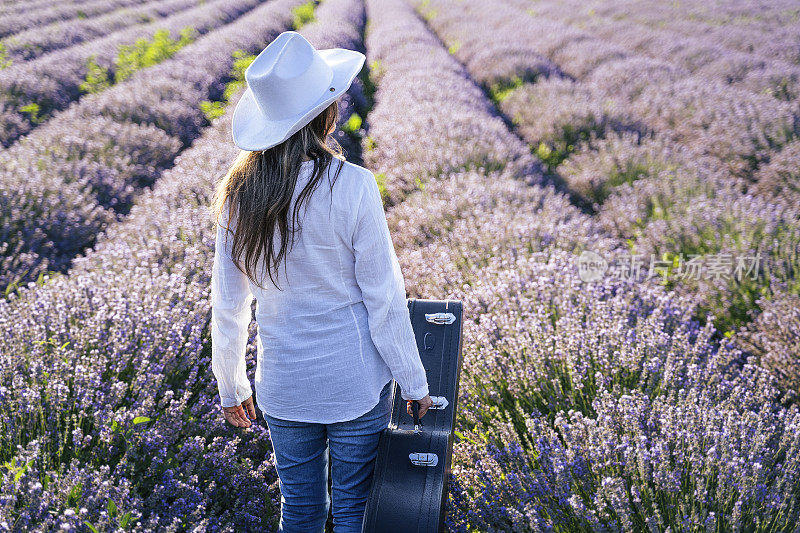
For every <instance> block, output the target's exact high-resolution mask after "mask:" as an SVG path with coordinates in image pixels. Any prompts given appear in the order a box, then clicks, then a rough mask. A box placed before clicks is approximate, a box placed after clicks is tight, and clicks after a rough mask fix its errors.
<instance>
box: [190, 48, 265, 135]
mask: <svg viewBox="0 0 800 533" xmlns="http://www.w3.org/2000/svg"><path fill="white" fill-rule="evenodd" d="M231 55H232V57H233V67H232V68H231V74H230V77H231V81H229V82H228V83H227V84H225V89H224V90H223V91H222V100H216V101H210V100H204V101H202V102H200V110H201V111H203V114H204V115H205V116H206V119H208V121H209V122H211V121H212V120H214V119H215V118H218V117H221V116H222V115H224V114H225V108H226V107H227V106H228V104H229V103H230V101H231V98H233V96H234V95H235V94H236V93H237V92H239V90H241V89H243V88H244V87H245V85H246V82H245V79H244V71H245V70H247V67H249V66H250V63H252V62H253V60H254V59H255V58H256V56H254V55H251V54H248V53H247V52H245V51H244V50H234V51H233V54H231Z"/></svg>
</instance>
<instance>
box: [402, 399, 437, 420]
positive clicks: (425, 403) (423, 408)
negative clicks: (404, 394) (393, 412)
mask: <svg viewBox="0 0 800 533" xmlns="http://www.w3.org/2000/svg"><path fill="white" fill-rule="evenodd" d="M415 401H416V402H419V417H420V418H422V417H423V416H425V413H427V412H428V408H429V407H430V406H431V405H433V400H431V396H430V394H429V395H427V396H425V397H424V398H423V399H421V400H406V412H408V414H409V415H411V416H414V412H413V411H412V410H411V404H412V402H415Z"/></svg>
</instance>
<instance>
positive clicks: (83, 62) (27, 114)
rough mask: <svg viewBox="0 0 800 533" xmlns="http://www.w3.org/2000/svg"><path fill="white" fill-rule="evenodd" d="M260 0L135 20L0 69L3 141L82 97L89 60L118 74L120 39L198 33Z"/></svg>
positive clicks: (221, 1) (218, 2)
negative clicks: (142, 22)
mask: <svg viewBox="0 0 800 533" xmlns="http://www.w3.org/2000/svg"><path fill="white" fill-rule="evenodd" d="M259 3H260V0H233V1H230V0H228V1H225V0H212V1H211V2H208V3H205V4H203V5H200V6H198V7H195V8H193V9H188V10H186V11H182V12H179V13H176V14H174V15H172V16H169V17H167V18H165V19H163V20H159V21H156V22H153V23H151V24H145V25H136V26H133V27H131V28H127V29H124V30H121V31H118V32H114V33H112V34H110V35H108V36H106V37H103V38H101V39H97V40H93V41H90V42H86V43H83V44H80V45H77V46H72V47H70V48H65V49H62V50H58V51H56V52H53V53H51V54H47V55H45V56H42V57H40V58H38V59H35V60H33V61H30V62H26V63H22V64H17V65H12V66H11V67H10V68H8V69H6V70H2V71H0V107H1V108H2V112H1V113H0V124H1V125H2V126H3V127H2V130H1V131H2V133H0V135H2V137H0V143H1V144H3V146H9V145H10V144H11V143H12V142H13V141H15V140H16V139H18V138H19V137H21V136H22V135H24V134H26V133H28V132H29V131H31V130H32V129H34V128H35V127H36V126H37V124H39V123H42V122H43V121H45V120H46V119H47V118H48V117H49V116H50V115H51V114H52V113H54V112H55V111H58V110H61V109H64V108H66V107H67V106H69V105H70V104H71V103H72V102H74V101H75V100H77V99H79V98H81V96H83V94H84V90H83V89H81V84H82V83H83V82H84V81H85V80H86V79H87V75H88V73H89V69H90V63H91V64H93V65H95V68H96V69H103V70H105V71H106V73H107V75H108V76H109V77H110V79H113V76H114V75H115V73H116V69H117V65H116V63H115V59H116V58H117V56H118V55H119V47H120V46H121V45H132V44H133V43H134V42H135V41H136V40H137V39H140V38H148V39H149V38H152V36H153V34H154V33H155V32H156V31H158V30H162V29H166V30H169V32H170V36H171V37H173V38H177V37H178V35H179V34H180V32H181V30H182V29H183V28H186V27H191V28H192V32H193V33H195V35H203V34H206V33H208V32H210V31H212V30H214V29H215V28H218V27H220V26H222V25H224V24H227V23H230V22H231V21H233V20H235V19H236V18H237V17H240V16H241V15H243V14H244V13H246V12H247V11H249V10H251V9H253V8H254V7H256V6H257V5H258V4H259Z"/></svg>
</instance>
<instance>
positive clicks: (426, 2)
mask: <svg viewBox="0 0 800 533" xmlns="http://www.w3.org/2000/svg"><path fill="white" fill-rule="evenodd" d="M417 11H419V13H420V14H421V15H422V18H424V19H425V20H427V21H428V22H430V21H432V20H433V19H434V18H435V17H436V15H437V14H438V13H439V12H438V11H437V10H436V9H434V8H432V7H430V0H423V2H422V3H420V5H419V7H417Z"/></svg>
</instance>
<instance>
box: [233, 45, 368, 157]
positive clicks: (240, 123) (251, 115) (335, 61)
mask: <svg viewBox="0 0 800 533" xmlns="http://www.w3.org/2000/svg"><path fill="white" fill-rule="evenodd" d="M318 53H319V55H320V56H321V57H322V59H323V60H324V61H325V62H326V63H328V65H330V67H331V69H332V70H333V80H332V81H331V87H333V88H334V89H335V90H334V91H328V92H327V93H325V94H324V95H323V96H322V97H320V99H319V100H317V102H316V103H314V104H313V105H311V106H310V107H309V109H308V110H307V111H305V112H303V113H300V114H298V115H295V116H293V117H288V118H285V119H283V120H269V119H268V118H267V117H265V116H264V115H263V114H262V113H261V110H260V109H259V108H258V105H257V104H256V102H255V99H254V98H253V92H252V91H251V90H250V88H249V87H248V88H247V89H246V90H245V92H244V94H242V97H241V98H240V99H239V102H238V103H237V104H236V108H235V109H234V110H233V117H232V119H231V133H232V135H233V142H234V144H235V145H236V146H238V147H239V148H241V149H242V150H249V151H257V150H266V149H267V148H271V147H273V146H275V145H278V144H280V143H282V142H283V141H285V140H286V139H288V138H289V137H291V136H292V135H294V134H295V133H296V132H297V131H299V130H300V128H302V127H303V126H305V125H306V124H308V123H309V122H311V120H312V119H313V118H314V117H316V116H317V115H319V114H320V113H321V112H322V111H323V110H324V109H325V108H326V107H328V105H330V104H331V102H333V101H334V100H336V99H337V98H339V97H340V96H342V95H343V94H344V93H345V92H347V90H348V89H349V88H350V85H351V84H352V83H353V79H354V78H355V77H356V75H357V74H358V73H359V72H360V71H361V69H362V68H363V66H364V61H365V60H366V56H365V55H364V54H362V53H361V52H357V51H355V50H348V49H346V48H328V49H326V50H318Z"/></svg>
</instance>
